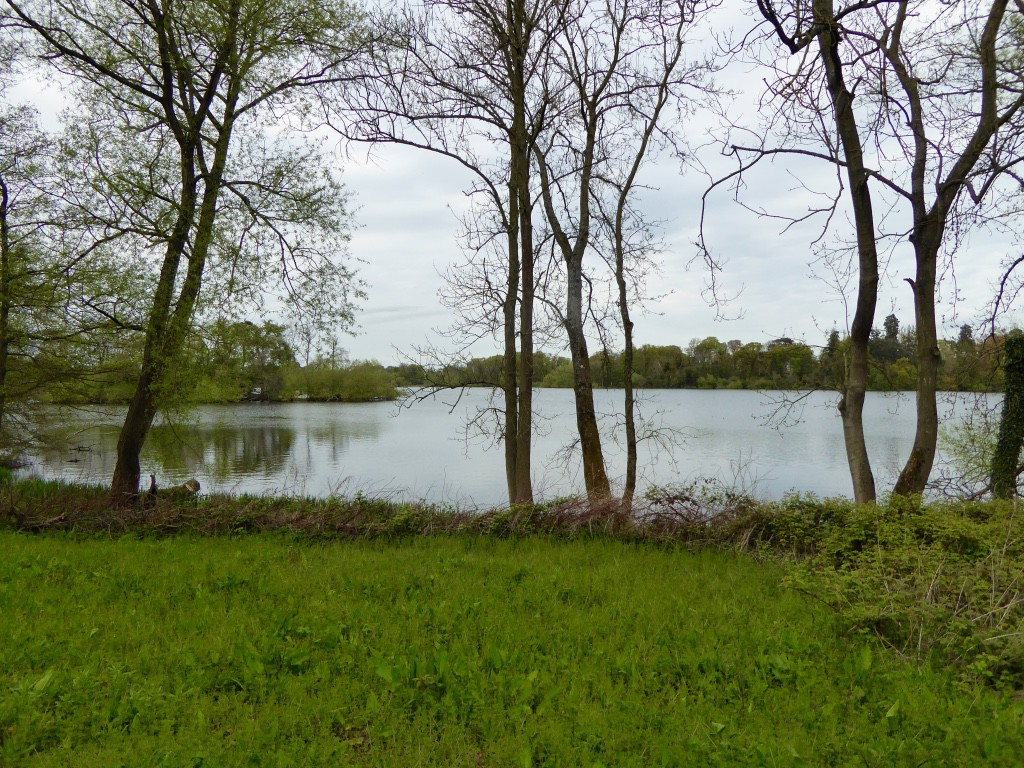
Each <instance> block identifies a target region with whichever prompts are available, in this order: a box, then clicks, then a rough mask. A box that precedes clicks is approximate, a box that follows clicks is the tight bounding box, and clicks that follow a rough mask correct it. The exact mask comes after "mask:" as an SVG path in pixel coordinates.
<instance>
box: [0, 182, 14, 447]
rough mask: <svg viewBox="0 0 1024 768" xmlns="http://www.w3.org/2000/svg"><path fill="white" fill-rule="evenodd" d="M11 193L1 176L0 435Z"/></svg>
mask: <svg viewBox="0 0 1024 768" xmlns="http://www.w3.org/2000/svg"><path fill="white" fill-rule="evenodd" d="M9 208H10V193H9V191H8V188H7V184H6V183H5V182H4V180H3V179H2V178H0V437H2V436H3V427H4V422H5V421H6V418H7V361H8V355H9V352H10V346H11V285H12V280H11V270H12V269H13V265H12V263H11V262H12V260H11V232H10V225H9V223H8V220H7V212H8V210H9Z"/></svg>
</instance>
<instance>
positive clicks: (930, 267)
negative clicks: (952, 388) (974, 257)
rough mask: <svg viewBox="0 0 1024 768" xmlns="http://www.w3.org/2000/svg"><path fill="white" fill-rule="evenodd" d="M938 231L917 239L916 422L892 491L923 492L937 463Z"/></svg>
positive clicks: (940, 356)
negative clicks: (936, 305)
mask: <svg viewBox="0 0 1024 768" xmlns="http://www.w3.org/2000/svg"><path fill="white" fill-rule="evenodd" d="M937 241H938V234H937V233H935V232H929V233H928V236H925V237H922V238H920V239H918V240H917V242H916V243H915V249H916V251H917V278H916V280H915V281H914V310H915V319H916V320H917V426H916V429H915V431H914V445H913V447H912V448H911V449H910V456H909V458H908V459H907V462H906V464H904V465H903V470H902V471H901V472H900V476H899V478H897V480H896V485H895V486H894V487H893V489H892V492H893V494H894V495H897V496H907V495H911V494H918V493H924V489H925V486H926V485H927V484H928V476H929V475H930V474H931V471H932V465H933V464H934V463H935V450H936V445H937V443H938V439H939V409H938V404H937V403H936V389H937V385H938V377H939V364H940V363H941V362H942V355H941V354H940V352H939V344H938V334H937V329H936V323H935V277H936V276H935V266H936V263H937V258H938V242H937Z"/></svg>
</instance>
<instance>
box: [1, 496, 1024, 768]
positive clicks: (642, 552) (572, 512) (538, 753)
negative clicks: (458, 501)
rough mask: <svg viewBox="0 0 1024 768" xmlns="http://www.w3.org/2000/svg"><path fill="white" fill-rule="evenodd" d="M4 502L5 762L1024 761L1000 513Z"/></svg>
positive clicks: (962, 508)
mask: <svg viewBox="0 0 1024 768" xmlns="http://www.w3.org/2000/svg"><path fill="white" fill-rule="evenodd" d="M0 498H2V501H0V547H2V549H3V551H4V552H5V556H4V558H2V564H0V602H2V606H0V610H2V613H3V615H4V616H5V621H4V622H3V629H0V635H2V638H0V657H2V663H0V669H2V670H3V671H2V672H0V677H2V678H3V680H2V685H3V688H4V690H5V691H6V692H7V694H8V695H5V696H4V697H3V703H2V704H0V763H6V764H12V765H13V764H17V765H25V766H29V765H31V766H43V765H57V764H62V761H64V760H65V759H66V758H67V756H68V755H69V754H72V753H74V754H75V755H76V764H80V765H82V766H88V765H105V764H110V763H111V762H117V761H118V760H121V759H123V758H124V756H125V755H127V754H132V755H133V756H136V757H137V758H138V760H140V761H141V762H140V763H139V764H142V763H144V762H145V761H146V760H149V759H150V757H152V758H153V759H156V756H157V755H158V753H159V754H160V755H164V758H162V759H163V760H164V762H168V761H170V763H171V764H176V765H185V764H190V765H206V764H210V765H214V764H226V763H232V764H234V763H238V762H240V761H241V762H244V761H245V760H246V759H248V757H251V756H253V755H257V754H261V757H266V758H268V759H269V762H263V763H262V764H285V763H289V762H290V764H299V763H301V764H303V765H321V764H322V765H329V764H336V763H332V762H331V761H332V760H334V761H336V760H339V759H340V760H342V761H343V762H344V763H345V764H347V765H395V766H397V765H409V764H413V763H414V762H415V763H417V764H422V765H456V764H468V765H524V766H539V765H587V766H591V765H599V764H603V765H613V764H614V765H627V764H628V765H632V764H636V765H650V764H661V765H723V766H724V765H792V766H799V765H825V764H827V765H845V764H850V765H855V764H856V765H859V764H868V765H874V764H879V765H922V764H940V763H941V764H943V765H972V764H976V763H977V762H980V761H985V762H986V764H991V765H1006V766H1010V765H1016V764H1017V762H1016V761H1017V760H1018V759H1019V755H1020V754H1021V753H1022V752H1021V751H1022V750H1024V700H1022V691H1024V597H1022V585H1024V515H1022V513H1021V511H1020V510H1019V509H1018V505H1017V504H1015V503H1013V502H956V503H942V504H930V503H929V504H923V503H920V502H918V501H913V500H908V499H893V500H891V501H889V502H887V503H886V504H882V505H878V506H873V505H868V506H857V505H855V504H853V503H852V502H851V501H849V500H846V499H819V498H816V497H813V496H799V495H796V496H790V497H787V498H785V499H783V500H781V501H779V502H773V503H764V502H759V501H757V500H755V499H752V498H750V497H748V496H745V495H743V494H740V493H736V492H734V491H732V490H729V489H728V488H725V487H723V486H721V485H718V484H716V483H714V482H711V481H704V482H698V483H694V484H691V485H688V486H685V487H672V488H661V489H656V490H653V491H651V492H649V493H648V494H647V495H646V496H645V497H644V498H643V499H642V500H638V501H637V502H636V504H635V506H634V508H633V509H632V511H630V512H628V513H627V512H626V511H624V510H623V509H621V508H620V507H619V506H617V505H616V504H615V503H608V504H607V505H604V506H594V505H589V504H587V503H586V502H584V501H581V500H576V499H562V500H555V501H552V502H550V503H547V504H542V505H524V506H520V507H516V508H511V509H493V510H490V511H487V512H483V513H468V512H464V511H460V510H458V509H454V508H449V507H438V506H430V505H421V504H408V503H394V502H392V501H389V500H387V499H373V498H368V497H366V496H361V495H357V496H355V497H353V498H329V499H302V498H273V497H256V496H239V497H228V496H200V497H192V498H188V497H182V496H181V495H178V496H173V495H170V496H163V495H158V496H156V497H155V498H149V499H148V500H147V499H146V498H145V497H143V499H142V503H140V505H139V506H138V507H137V508H136V509H131V510H126V509H113V508H111V507H110V505H109V491H108V489H107V488H105V487H84V486H74V485H68V484H63V483H59V482H52V481H41V480H21V481H12V480H10V479H7V480H6V483H5V485H4V487H3V489H2V493H0ZM186 614H187V615H186ZM54 622H56V623H55V624H54ZM125 622H128V623H130V626H128V624H126V623H125ZM650 750H654V752H651V751H650ZM186 752H187V753H188V754H186ZM146 755H149V756H150V757H145V756H146ZM270 756H273V757H272V758H270ZM190 760H191V762H189V761H190ZM296 761H297V762H296Z"/></svg>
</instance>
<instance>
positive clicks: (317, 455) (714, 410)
mask: <svg viewBox="0 0 1024 768" xmlns="http://www.w3.org/2000/svg"><path fill="white" fill-rule="evenodd" d="M596 394H597V405H598V407H599V409H600V410H602V411H603V412H604V413H605V414H606V417H605V419H604V426H605V429H606V431H607V435H606V456H607V460H608V464H609V471H610V473H611V475H612V476H613V477H619V478H621V476H622V475H623V473H624V463H625V451H624V450H623V449H622V446H621V445H620V444H619V443H617V442H616V440H615V433H616V432H617V431H621V428H620V426H619V425H621V422H622V419H621V416H616V415H615V414H616V413H617V410H618V408H619V404H620V402H621V392H619V391H616V390H607V391H600V392H598V393H596ZM645 395H646V397H647V402H646V403H645V406H644V408H645V410H646V412H647V413H649V414H652V415H653V416H652V418H653V420H654V421H655V422H656V423H659V424H660V426H661V427H662V428H663V429H664V430H665V431H666V434H671V435H674V436H675V437H676V438H678V439H677V440H676V442H677V445H676V447H675V448H674V449H673V450H671V451H666V450H665V449H664V448H663V447H659V446H660V445H661V443H659V442H658V441H655V440H648V441H646V442H645V443H643V444H642V448H641V451H640V462H641V464H642V467H641V474H642V484H651V483H661V484H663V483H671V482H684V481H687V480H691V479H694V478H696V477H700V476H710V477H718V478H720V479H723V480H725V481H727V482H730V483H734V484H738V485H741V486H745V487H748V488H750V487H753V488H754V490H756V491H757V492H758V493H759V494H761V495H764V496H768V497H779V496H781V495H782V494H784V493H786V492H787V491H789V490H792V489H799V490H803V491H813V492H815V493H818V494H821V495H830V494H846V495H848V494H849V493H850V480H849V475H848V471H847V467H846V456H845V452H844V449H843V437H842V428H841V423H840V420H839V416H838V413H837V412H836V409H835V400H836V396H835V395H834V394H830V393H813V394H811V395H809V396H807V397H806V398H805V399H804V400H803V401H802V403H801V406H800V407H799V408H798V409H797V410H796V411H794V412H793V413H792V414H791V415H792V416H794V417H796V418H795V419H794V421H795V422H796V423H794V424H791V425H789V426H785V427H783V428H773V427H771V426H769V425H767V424H766V423H765V421H766V419H767V417H768V416H769V415H770V414H771V413H772V412H774V411H775V410H776V407H777V400H778V397H777V395H778V393H775V395H773V394H772V393H759V392H746V391H695V390H657V391H648V392H646V393H645ZM488 397H489V393H488V392H487V391H484V390H470V391H469V392H467V393H466V394H465V395H464V396H463V397H462V398H461V399H456V397H455V396H454V395H444V396H439V397H438V398H435V399H432V400H426V401H424V402H420V403H417V404H416V405H414V406H412V407H411V408H408V409H402V410H399V408H398V407H397V406H396V405H395V404H393V403H360V404H351V403H288V404H261V403H250V404H242V405H229V406H202V407H200V408H198V409H196V411H195V413H193V414H192V415H191V416H190V417H189V418H187V419H183V420H181V419H176V420H171V421H165V422H162V423H159V424H157V425H156V426H155V427H154V429H153V430H152V432H151V434H150V437H149V439H148V440H147V442H146V447H145V449H144V451H143V454H142V468H143V474H144V475H148V474H150V473H153V474H155V475H157V478H158V481H159V483H160V484H161V485H170V484H175V483H180V482H182V481H183V480H185V479H187V478H189V477H195V478H197V479H199V481H200V482H201V483H202V486H203V489H204V491H207V490H208V491H229V492H248V493H264V492H275V493H294V494H304V495H314V496H324V495H328V494H331V493H338V492H342V493H355V492H356V491H363V492H366V493H369V494H373V495H390V496H401V497H406V498H412V499H428V500H431V501H441V502H454V503H458V504H462V505H467V506H468V505H474V504H476V505H481V506H483V505H491V504H500V503H501V502H502V501H503V499H504V497H505V487H504V468H503V463H502V452H501V450H500V449H492V450H487V449H486V441H476V442H473V441H471V442H469V443H467V442H466V441H465V439H464V436H465V429H464V428H465V424H466V422H467V420H468V419H469V418H470V417H472V416H473V415H474V414H476V413H477V412H478V410H479V409H481V408H486V407H488V404H489V403H488ZM534 397H535V405H536V407H537V409H538V412H539V416H540V418H539V419H538V430H537V435H536V437H535V441H534V467H535V471H534V475H535V478H534V479H535V487H536V489H537V492H538V494H539V495H543V496H547V497H550V496H553V495H557V494H564V493H573V492H578V490H579V489H580V487H581V485H582V480H581V478H580V477H579V458H578V455H574V453H573V451H572V449H571V448H569V449H568V450H567V446H571V444H572V440H573V437H574V431H575V418H574V416H573V412H572V392H571V391H569V390H538V391H537V392H536V393H535V396H534ZM965 407H966V406H964V404H963V403H960V404H959V405H952V406H949V409H947V415H950V416H951V417H952V418H957V415H958V414H959V413H960V412H962V411H963V409H964V408H965ZM122 416H123V410H122V409H96V410H93V411H90V412H88V413H75V414H73V415H71V416H68V417H66V418H64V419H63V421H64V422H65V426H66V429H67V436H66V439H65V440H64V442H63V444H61V445H59V446H56V447H51V448H49V449H46V450H41V451H40V452H39V454H38V455H37V456H36V457H35V467H34V469H35V471H36V472H38V473H39V474H42V475H44V476H47V477H54V476H57V477H64V478H66V479H69V480H80V481H89V482H100V483H106V482H108V481H109V479H110V477H111V475H112V473H113V469H114V463H115V458H116V457H115V448H116V445H117V435H118V430H119V426H120V419H121V417H122ZM617 427H618V428H617ZM865 427H866V431H867V433H868V437H869V452H870V454H871V458H872V461H873V464H874V467H875V471H876V474H877V476H878V479H879V487H880V488H884V487H886V484H888V483H890V482H891V480H892V478H894V477H895V475H896V474H897V473H898V471H899V469H900V467H901V466H902V462H903V461H904V460H905V458H906V455H907V453H908V452H909V450H910V447H911V445H912V442H913V434H914V412H913V401H912V399H910V398H909V397H907V396H902V397H897V396H886V395H881V394H877V393H872V394H871V395H870V396H869V398H868V402H867V405H866V409H865Z"/></svg>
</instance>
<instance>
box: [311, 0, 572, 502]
mask: <svg viewBox="0 0 1024 768" xmlns="http://www.w3.org/2000/svg"><path fill="white" fill-rule="evenodd" d="M560 13H561V10H560V3H559V0H507V1H504V0H465V1H459V2H455V0H437V1H436V2H429V3H427V4H426V5H425V6H424V8H423V9H421V10H413V9H411V8H405V9H403V10H402V11H400V12H399V13H398V14H395V15H393V16H384V17H382V18H380V19H378V20H377V22H376V24H377V26H378V27H380V28H382V29H387V30H389V33H388V34H387V35H386V37H387V39H389V40H390V41H392V42H393V44H392V45H389V46H381V47H379V48H378V49H377V50H376V51H375V55H374V56H372V57H371V58H370V60H369V63H368V70H367V72H366V78H365V80H364V91H363V99H362V101H361V102H360V103H359V104H358V105H356V107H355V108H354V109H352V110H351V111H350V112H347V113H346V114H344V115H334V116H332V117H331V120H332V122H333V123H334V125H335V126H336V127H337V128H338V129H339V130H340V131H342V132H343V133H344V134H345V135H346V136H347V137H349V138H352V139H354V140H359V141H366V142H371V143H384V142H386V143H395V144H401V145H405V146H411V147H416V148H419V149H423V150H426V151H430V152H433V153H435V154H438V155H442V156H445V157H448V158H449V159H451V160H453V161H454V162H456V163H458V164H460V165H461V166H462V167H464V168H466V169H467V170H468V171H469V172H470V173H471V174H472V175H473V177H474V178H475V186H474V187H473V188H472V189H471V190H470V193H471V194H472V195H474V196H475V197H477V198H478V200H479V201H480V202H479V203H478V205H480V206H482V207H483V208H484V209H486V210H487V211H489V216H490V219H489V220H488V224H487V226H486V227H485V228H483V229H481V228H479V227H476V225H473V226H470V227H469V228H468V229H467V232H468V235H469V236H468V238H467V239H468V240H471V241H473V240H475V242H473V243H472V244H471V245H470V251H477V250H480V249H488V248H490V247H491V246H493V245H494V244H495V243H496V242H497V238H503V239H504V254H505V256H504V262H505V263H504V264H503V265H502V268H501V269H500V270H498V271H497V272H495V273H491V274H489V275H485V279H486V283H487V284H486V287H485V289H484V290H483V292H482V293H481V292H478V291H477V290H476V287H479V286H476V287H474V288H473V289H472V290H470V291H469V296H475V297H477V298H478V299H480V300H481V302H480V306H479V309H481V310H482V312H480V313H477V312H475V311H473V310H469V309H468V307H467V306H466V305H465V304H461V302H460V309H461V310H463V311H464V312H467V314H469V315H471V316H475V317H476V318H477V319H478V320H479V322H480V325H479V326H478V327H479V328H480V330H481V331H482V332H483V333H485V334H489V333H495V334H496V335H498V336H499V338H500V340H501V344H502V349H503V355H504V366H503V371H502V381H501V389H502V394H503V400H504V404H503V422H504V423H503V428H502V434H503V437H504V439H503V443H504V450H505V469H506V480H507V484H508V498H509V503H511V504H516V503H523V502H530V501H532V500H533V489H532V478H531V461H530V453H531V442H532V423H533V404H532V398H533V392H532V390H533V354H534V339H533V336H534V304H535V296H534V291H535V286H536V282H537V279H536V275H535V262H536V258H535V246H536V242H535V240H536V235H535V233H534V216H533V212H534V207H535V205H536V202H535V197H534V190H533V186H534V184H533V179H532V169H531V161H530V148H531V146H532V144H533V142H534V141H535V139H536V136H537V135H538V133H539V131H540V129H541V126H542V125H543V124H544V121H545V107H546V105H545V103H544V101H543V91H542V87H541V84H540V81H539V79H538V72H539V67H540V64H541V62H543V61H544V60H545V54H544V51H545V50H546V48H547V47H548V45H549V44H550V42H549V38H548V32H547V31H546V30H548V28H550V27H552V26H555V27H557V25H556V24H553V22H552V21H551V17H556V18H557V16H558V14H560ZM481 232H485V233H486V236H483V237H480V236H479V235H480V234H481ZM475 263H476V264H477V265H480V264H482V262H481V261H479V260H477V261H476V262H475ZM483 268H484V269H488V267H486V266H484V267H483ZM499 276H500V277H499ZM466 287H467V286H465V285H463V286H460V288H466ZM457 301H458V300H457ZM472 301H473V299H470V303H472ZM494 313H497V314H498V316H499V317H500V323H492V322H491V320H492V318H493V317H494Z"/></svg>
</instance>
